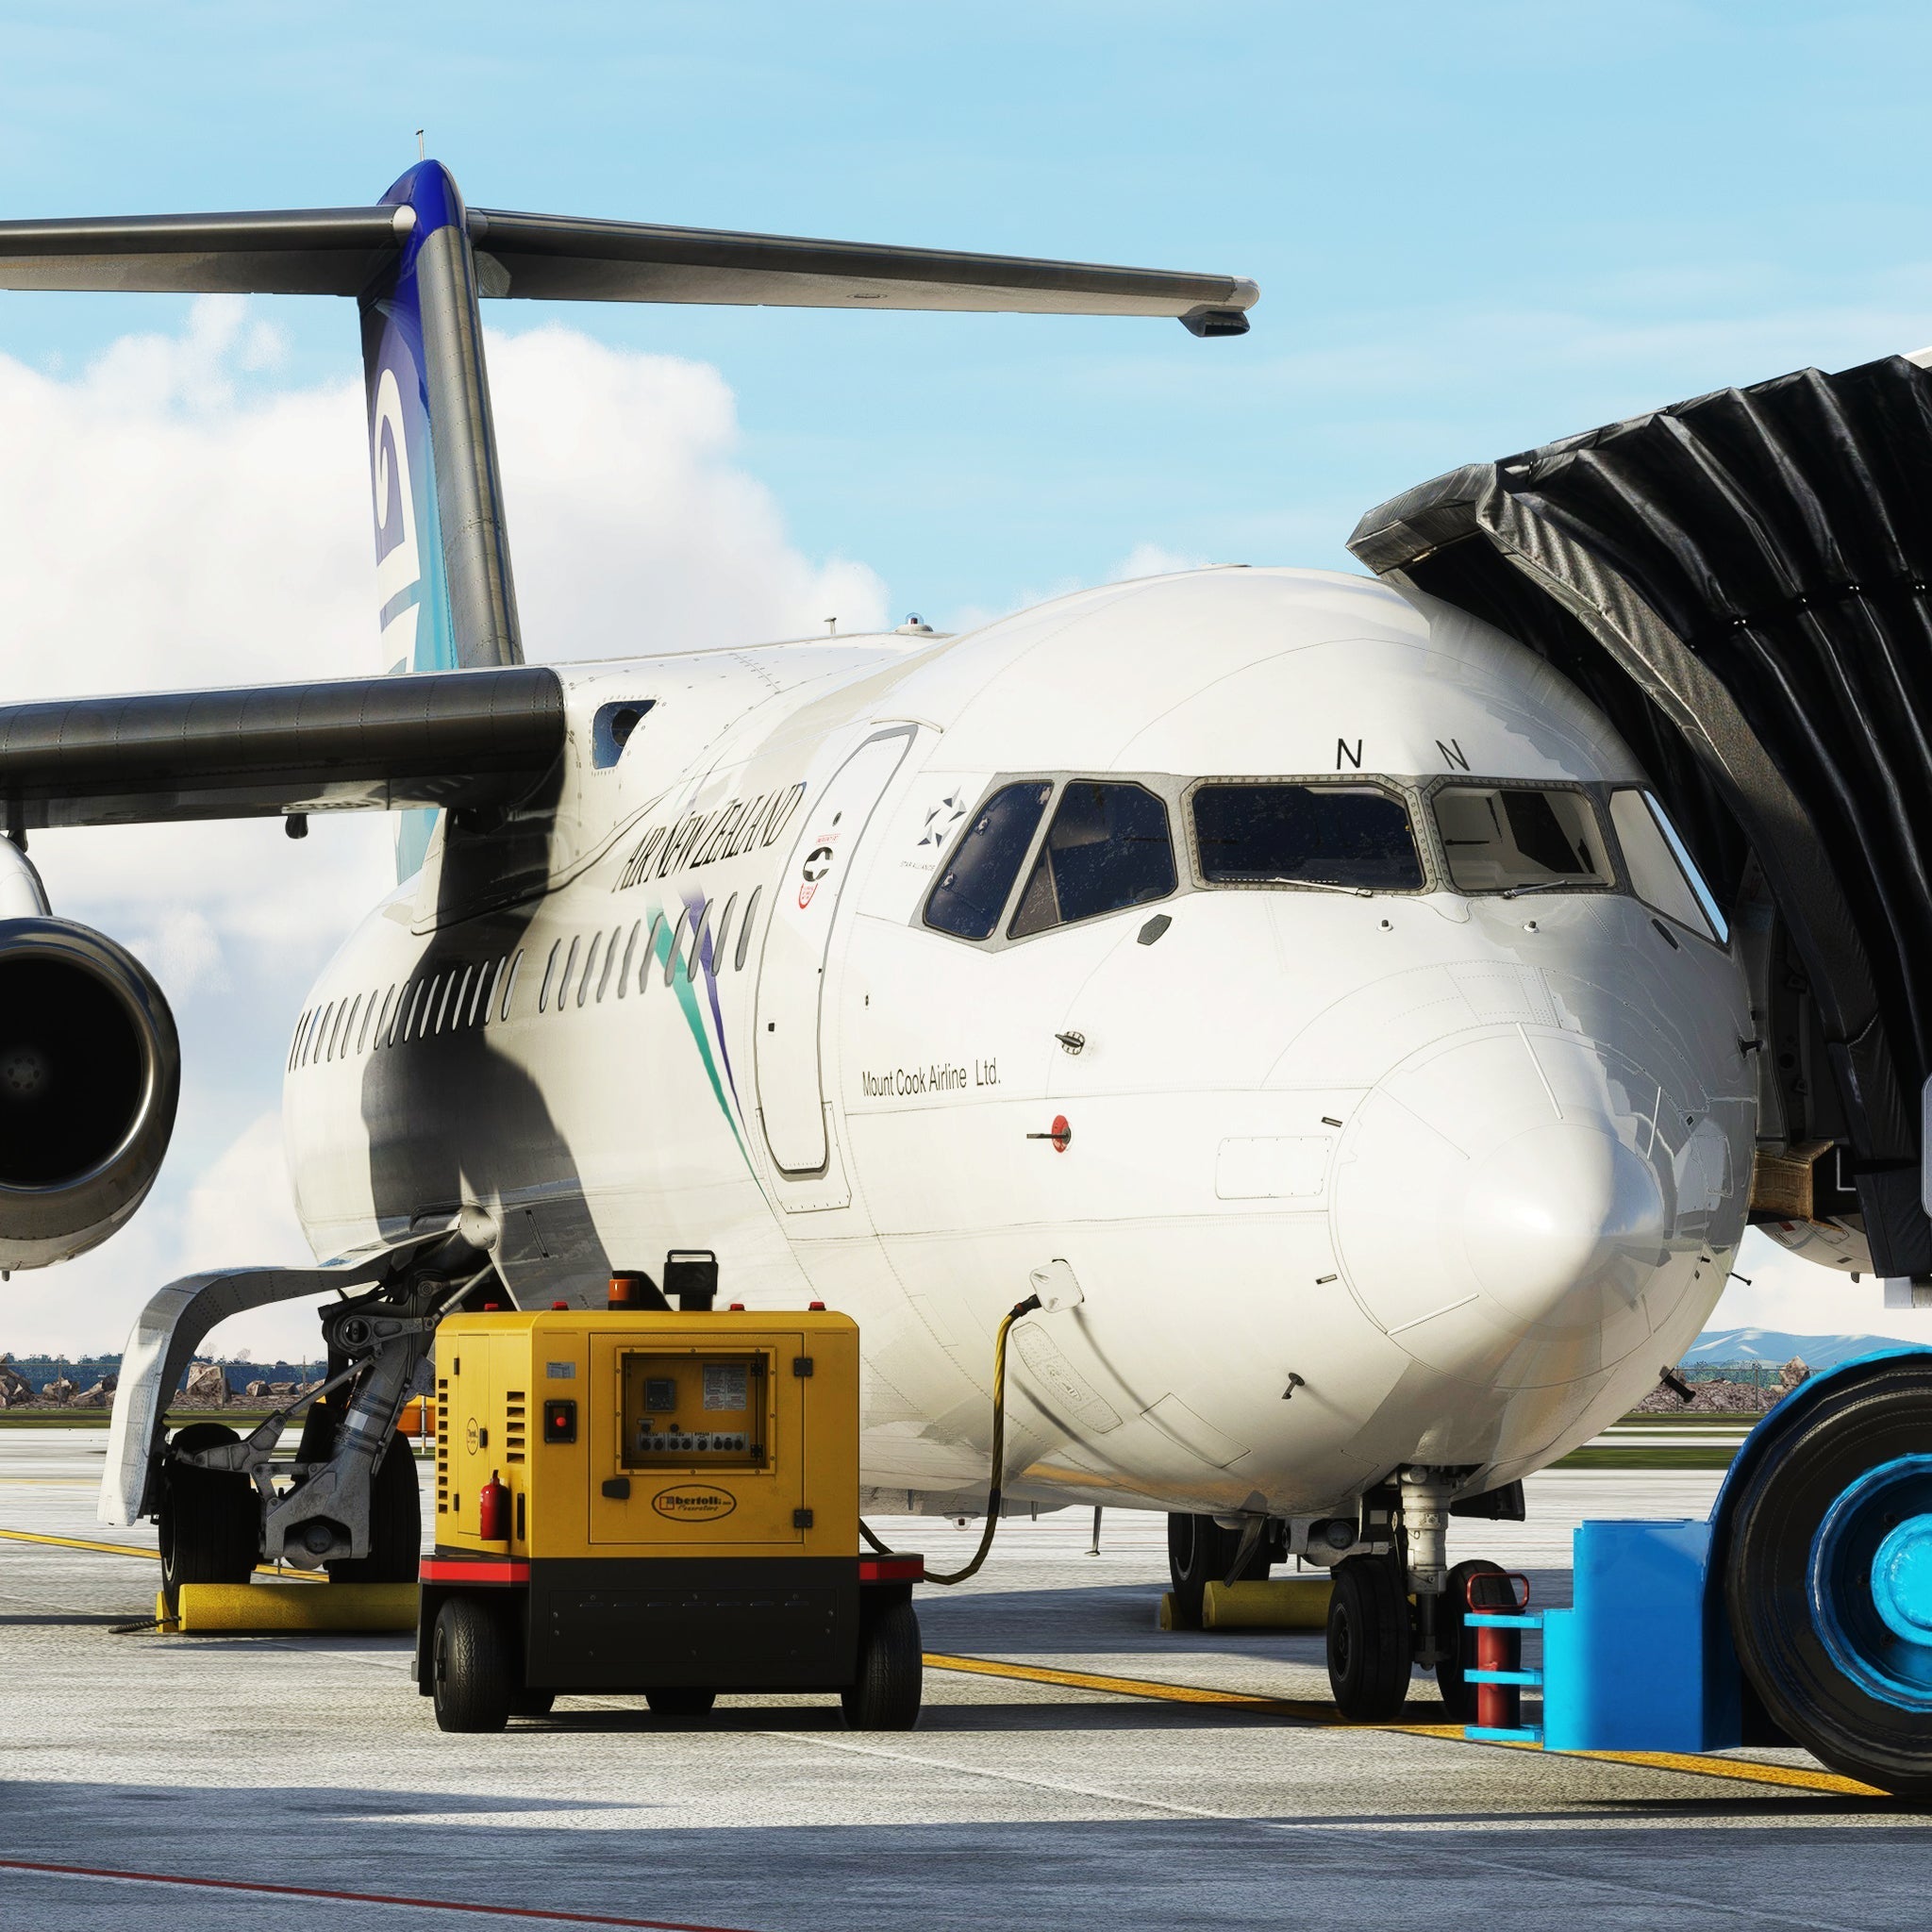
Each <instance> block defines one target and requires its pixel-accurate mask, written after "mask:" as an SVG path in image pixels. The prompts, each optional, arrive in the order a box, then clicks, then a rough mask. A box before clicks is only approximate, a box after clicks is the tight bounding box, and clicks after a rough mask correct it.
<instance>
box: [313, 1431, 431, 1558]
mask: <svg viewBox="0 0 1932 1932" xmlns="http://www.w3.org/2000/svg"><path fill="white" fill-rule="evenodd" d="M422 1550H423V1496H422V1491H421V1489H420V1488H419V1487H418V1485H417V1481H416V1458H415V1457H414V1456H413V1455H412V1454H411V1453H410V1451H409V1445H408V1441H405V1439H404V1438H403V1437H401V1436H391V1438H390V1439H389V1447H388V1448H387V1449H385V1450H384V1451H383V1452H382V1460H381V1461H380V1462H379V1463H377V1464H376V1466H375V1475H374V1476H373V1477H371V1478H370V1483H369V1554H368V1555H367V1556H366V1557H338V1558H337V1559H336V1560H335V1561H334V1562H333V1563H329V1564H326V1565H325V1566H324V1567H325V1569H326V1570H327V1571H328V1574H329V1581H330V1582H332V1583H414V1582H415V1580H416V1570H417V1565H418V1564H419V1563H420V1562H421V1560H422Z"/></svg>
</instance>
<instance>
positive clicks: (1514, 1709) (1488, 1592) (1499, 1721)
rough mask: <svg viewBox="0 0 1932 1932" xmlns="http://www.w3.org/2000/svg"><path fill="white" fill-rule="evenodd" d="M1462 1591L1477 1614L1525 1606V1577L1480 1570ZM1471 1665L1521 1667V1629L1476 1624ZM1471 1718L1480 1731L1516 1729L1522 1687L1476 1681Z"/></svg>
mask: <svg viewBox="0 0 1932 1932" xmlns="http://www.w3.org/2000/svg"><path fill="white" fill-rule="evenodd" d="M1519 1586H1521V1588H1520V1590H1519ZM1464 1594H1465V1596H1466V1597H1467V1598H1468V1604H1469V1607H1470V1609H1472V1610H1474V1611H1475V1612H1476V1613H1477V1614H1479V1615H1481V1614H1488V1615H1491V1616H1497V1615H1501V1616H1521V1615H1522V1614H1523V1612H1524V1610H1526V1609H1527V1608H1528V1607H1529V1578H1528V1577H1526V1576H1520V1575H1504V1574H1500V1573H1498V1572H1496V1571H1493V1570H1491V1571H1482V1572H1478V1574H1475V1575H1474V1576H1472V1577H1471V1578H1470V1579H1469V1583H1468V1585H1467V1586H1466V1588H1465V1591H1464ZM1475 1667H1476V1669H1477V1670H1479V1671H1520V1670H1521V1669H1522V1668H1523V1632H1522V1631H1521V1630H1496V1629H1491V1628H1489V1627H1488V1626H1486V1625H1483V1624H1478V1625H1477V1626H1476V1632H1475ZM1475 1721H1476V1723H1477V1724H1479V1725H1481V1726H1482V1728H1483V1729H1484V1730H1493V1731H1514V1730H1520V1729H1521V1728H1522V1725H1523V1686H1522V1685H1521V1684H1482V1683H1479V1684H1477V1686H1476V1687H1475Z"/></svg>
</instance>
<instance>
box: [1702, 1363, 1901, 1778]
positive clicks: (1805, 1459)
mask: <svg viewBox="0 0 1932 1932" xmlns="http://www.w3.org/2000/svg"><path fill="white" fill-rule="evenodd" d="M1760 1426H1761V1427H1762V1428H1763V1429H1764V1430H1765V1432H1766V1435H1765V1439H1764V1440H1763V1441H1761V1442H1760V1443H1758V1444H1757V1445H1755V1453H1753V1450H1751V1449H1747V1450H1746V1452H1745V1453H1746V1455H1747V1456H1749V1457H1751V1459H1750V1461H1749V1463H1748V1464H1747V1465H1746V1467H1745V1470H1744V1472H1743V1479H1742V1488H1741V1491H1740V1493H1739V1495H1738V1498H1737V1501H1736V1504H1735V1505H1734V1507H1732V1508H1731V1510H1730V1511H1729V1512H1728V1515H1727V1518H1726V1521H1725V1525H1724V1572H1723V1574H1724V1607H1725V1610H1726V1612H1727V1614H1728V1616H1729V1619H1730V1626H1731V1636H1732V1639H1733V1641H1735V1642H1736V1644H1737V1648H1738V1657H1739V1661H1740V1663H1741V1664H1742V1665H1743V1668H1744V1674H1745V1676H1746V1678H1747V1679H1748V1680H1749V1681H1750V1683H1751V1685H1752V1687H1753V1688H1754V1689H1755V1690H1756V1691H1757V1694H1758V1696H1759V1697H1760V1698H1761V1699H1762V1700H1763V1702H1764V1706H1765V1708H1766V1709H1767V1710H1768V1711H1769V1712H1770V1714H1771V1716H1772V1718H1773V1720H1774V1722H1775V1723H1776V1724H1778V1725H1779V1726H1780V1727H1781V1728H1782V1729H1784V1730H1785V1731H1786V1732H1787V1733H1788V1734H1789V1735H1790V1738H1791V1739H1792V1740H1793V1741H1795V1742H1797V1743H1799V1744H1802V1745H1804V1746H1805V1748H1806V1749H1807V1750H1808V1751H1811V1752H1813V1753H1815V1754H1816V1755H1817V1756H1818V1757H1821V1758H1822V1759H1823V1760H1824V1762H1825V1763H1826V1764H1828V1765H1830V1766H1831V1768H1832V1769H1833V1770H1834V1771H1839V1772H1842V1773H1844V1774H1845V1775H1846V1776H1848V1777H1855V1778H1857V1779H1858V1780H1860V1782H1862V1783H1864V1784H1869V1785H1875V1786H1877V1787H1878V1789H1879V1790H1885V1791H1891V1792H1894V1793H1896V1794H1897V1795H1898V1796H1900V1797H1905V1798H1918V1799H1924V1798H1928V1797H1932V1359H1928V1358H1927V1357H1925V1356H1923V1355H1916V1356H1899V1357H1890V1358H1887V1359H1884V1360H1878V1361H1873V1362H1868V1363H1866V1364H1864V1365H1863V1366H1862V1367H1860V1368H1859V1369H1857V1370H1855V1371H1852V1372H1851V1373H1850V1374H1848V1375H1847V1377H1846V1378H1845V1379H1844V1380H1843V1381H1842V1382H1840V1383H1839V1384H1838V1385H1837V1386H1835V1387H1832V1388H1829V1389H1827V1390H1825V1391H1824V1392H1823V1393H1821V1394H1820V1395H1819V1396H1818V1397H1817V1398H1816V1399H1815V1400H1813V1401H1810V1402H1808V1403H1807V1402H1805V1401H1803V1400H1802V1398H1796V1399H1793V1407H1792V1410H1791V1412H1790V1417H1789V1419H1788V1420H1786V1421H1784V1422H1783V1424H1782V1425H1780V1422H1779V1418H1778V1416H1777V1414H1776V1413H1775V1412H1774V1414H1773V1415H1772V1417H1771V1418H1770V1419H1769V1420H1768V1421H1767V1422H1766V1423H1764V1424H1760Z"/></svg>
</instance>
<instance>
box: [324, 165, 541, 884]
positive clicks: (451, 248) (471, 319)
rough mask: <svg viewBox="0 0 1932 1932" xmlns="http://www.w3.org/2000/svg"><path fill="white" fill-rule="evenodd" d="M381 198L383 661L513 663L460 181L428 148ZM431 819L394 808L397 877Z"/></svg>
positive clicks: (378, 573) (374, 434) (377, 484)
mask: <svg viewBox="0 0 1932 1932" xmlns="http://www.w3.org/2000/svg"><path fill="white" fill-rule="evenodd" d="M382 199H383V204H384V206H386V207H391V208H395V209H396V210H397V214H396V217H395V221H396V227H397V230H398V232H399V233H400V234H401V237H402V247H401V249H400V251H399V252H398V253H397V254H396V255H395V256H394V257H393V258H391V260H390V261H388V262H387V263H385V265H384V266H383V268H382V269H381V271H380V272H379V273H378V274H377V275H376V276H375V279H374V280H373V281H372V282H371V283H370V284H369V285H368V286H367V287H366V288H365V289H363V290H362V291H361V293H360V295H359V297H358V307H359V308H360V310H361V318H362V379H363V386H364V390H365V392H366V398H367V403H368V409H369V472H370V483H371V486H372V491H373V507H374V513H375V581H376V591H375V594H376V605H377V610H376V622H377V624H378V625H379V626H380V628H381V639H382V663H383V666H384V668H385V669H386V670H389V671H391V672H410V671H416V672H425V671H459V670H461V671H468V670H482V669H486V668H489V667H492V666H497V665H505V664H521V663H522V662H523V661H524V653H523V645H522V642H521V641H520V640H519V637H518V634H517V604H516V588H515V585H514V582H513V580H512V578H511V575H510V564H509V544H508V539H507V538H506V536H505V532H504V521H503V491H502V482H501V474H500V470H499V466H498V463H497V456H496V434H495V429H494V426H493V425H492V424H491V414H490V382H489V376H488V375H487V373H486V369H485V364H484V358H483V325H482V319H481V316H480V315H479V313H478V311H477V306H476V264H475V257H474V255H473V254H472V252H471V247H470V237H469V232H468V223H467V219H466V214H465V210H464V208H463V199H462V195H461V193H460V192H459V191H458V188H457V184H456V182H455V181H454V180H453V179H452V178H451V177H450V175H449V172H448V170H447V169H445V168H444V167H443V166H442V165H441V162H439V161H429V160H425V161H421V162H419V163H418V164H417V165H416V166H415V167H413V168H411V169H410V170H409V171H408V174H406V175H403V176H402V177H401V178H400V179H399V180H398V181H396V182H395V183H394V184H393V186H391V188H390V190H389V192H387V193H386V194H385V195H384V196H383V197H382ZM435 819H436V815H435V813H434V812H431V811H421V810H418V811H408V812H404V813H402V814H401V815H400V816H399V817H398V818H397V820H396V826H395V835H396V876H397V877H398V878H399V879H402V878H408V876H409V874H411V873H413V872H414V871H415V870H416V869H417V868H418V867H419V866H420V865H421V864H422V862H423V857H424V853H425V850H426V849H427V847H428V843H429V835H430V832H431V830H432V828H433V827H434V824H435Z"/></svg>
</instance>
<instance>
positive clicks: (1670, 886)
mask: <svg viewBox="0 0 1932 1932" xmlns="http://www.w3.org/2000/svg"><path fill="white" fill-rule="evenodd" d="M1610 824H1613V825H1614V826H1615V827H1616V828H1617V843H1618V844H1619V845H1621V846H1622V847H1623V848H1624V865H1625V866H1626V867H1627V868H1628V869H1629V873H1630V890H1631V891H1633V892H1635V893H1636V894H1637V896H1638V897H1639V898H1640V899H1641V900H1642V901H1643V903H1644V904H1645V905H1646V906H1651V907H1655V908H1656V909H1657V911H1659V912H1661V913H1662V914H1663V915H1664V917H1665V918H1666V919H1674V920H1675V921H1676V922H1677V924H1679V925H1687V926H1689V927H1690V928H1691V931H1692V932H1694V933H1698V934H1700V935H1701V936H1702V937H1703V938H1705V939H1707V940H1712V941H1716V943H1718V944H1719V945H1724V944H1725V943H1727V942H1728V941H1729V939H1730V928H1729V926H1728V925H1727V924H1725V921H1724V914H1723V913H1722V912H1721V911H1719V909H1718V904H1717V900H1716V899H1715V898H1714V897H1713V896H1712V894H1711V890H1710V888H1709V887H1708V886H1707V885H1706V884H1705V883H1704V880H1703V878H1702V877H1701V876H1700V875H1699V874H1698V871H1697V868H1696V866H1695V865H1694V864H1692V862H1691V854H1690V852H1689V851H1688V850H1687V849H1686V847H1685V844H1684V841H1683V840H1682V839H1680V838H1679V837H1678V836H1677V828H1676V827H1675V826H1674V824H1671V822H1670V820H1669V819H1668V818H1667V817H1665V815H1664V808H1663V807H1662V806H1660V805H1659V804H1658V803H1657V800H1656V799H1655V798H1653V797H1652V796H1651V794H1650V793H1649V792H1648V791H1613V792H1611V793H1610Z"/></svg>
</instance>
